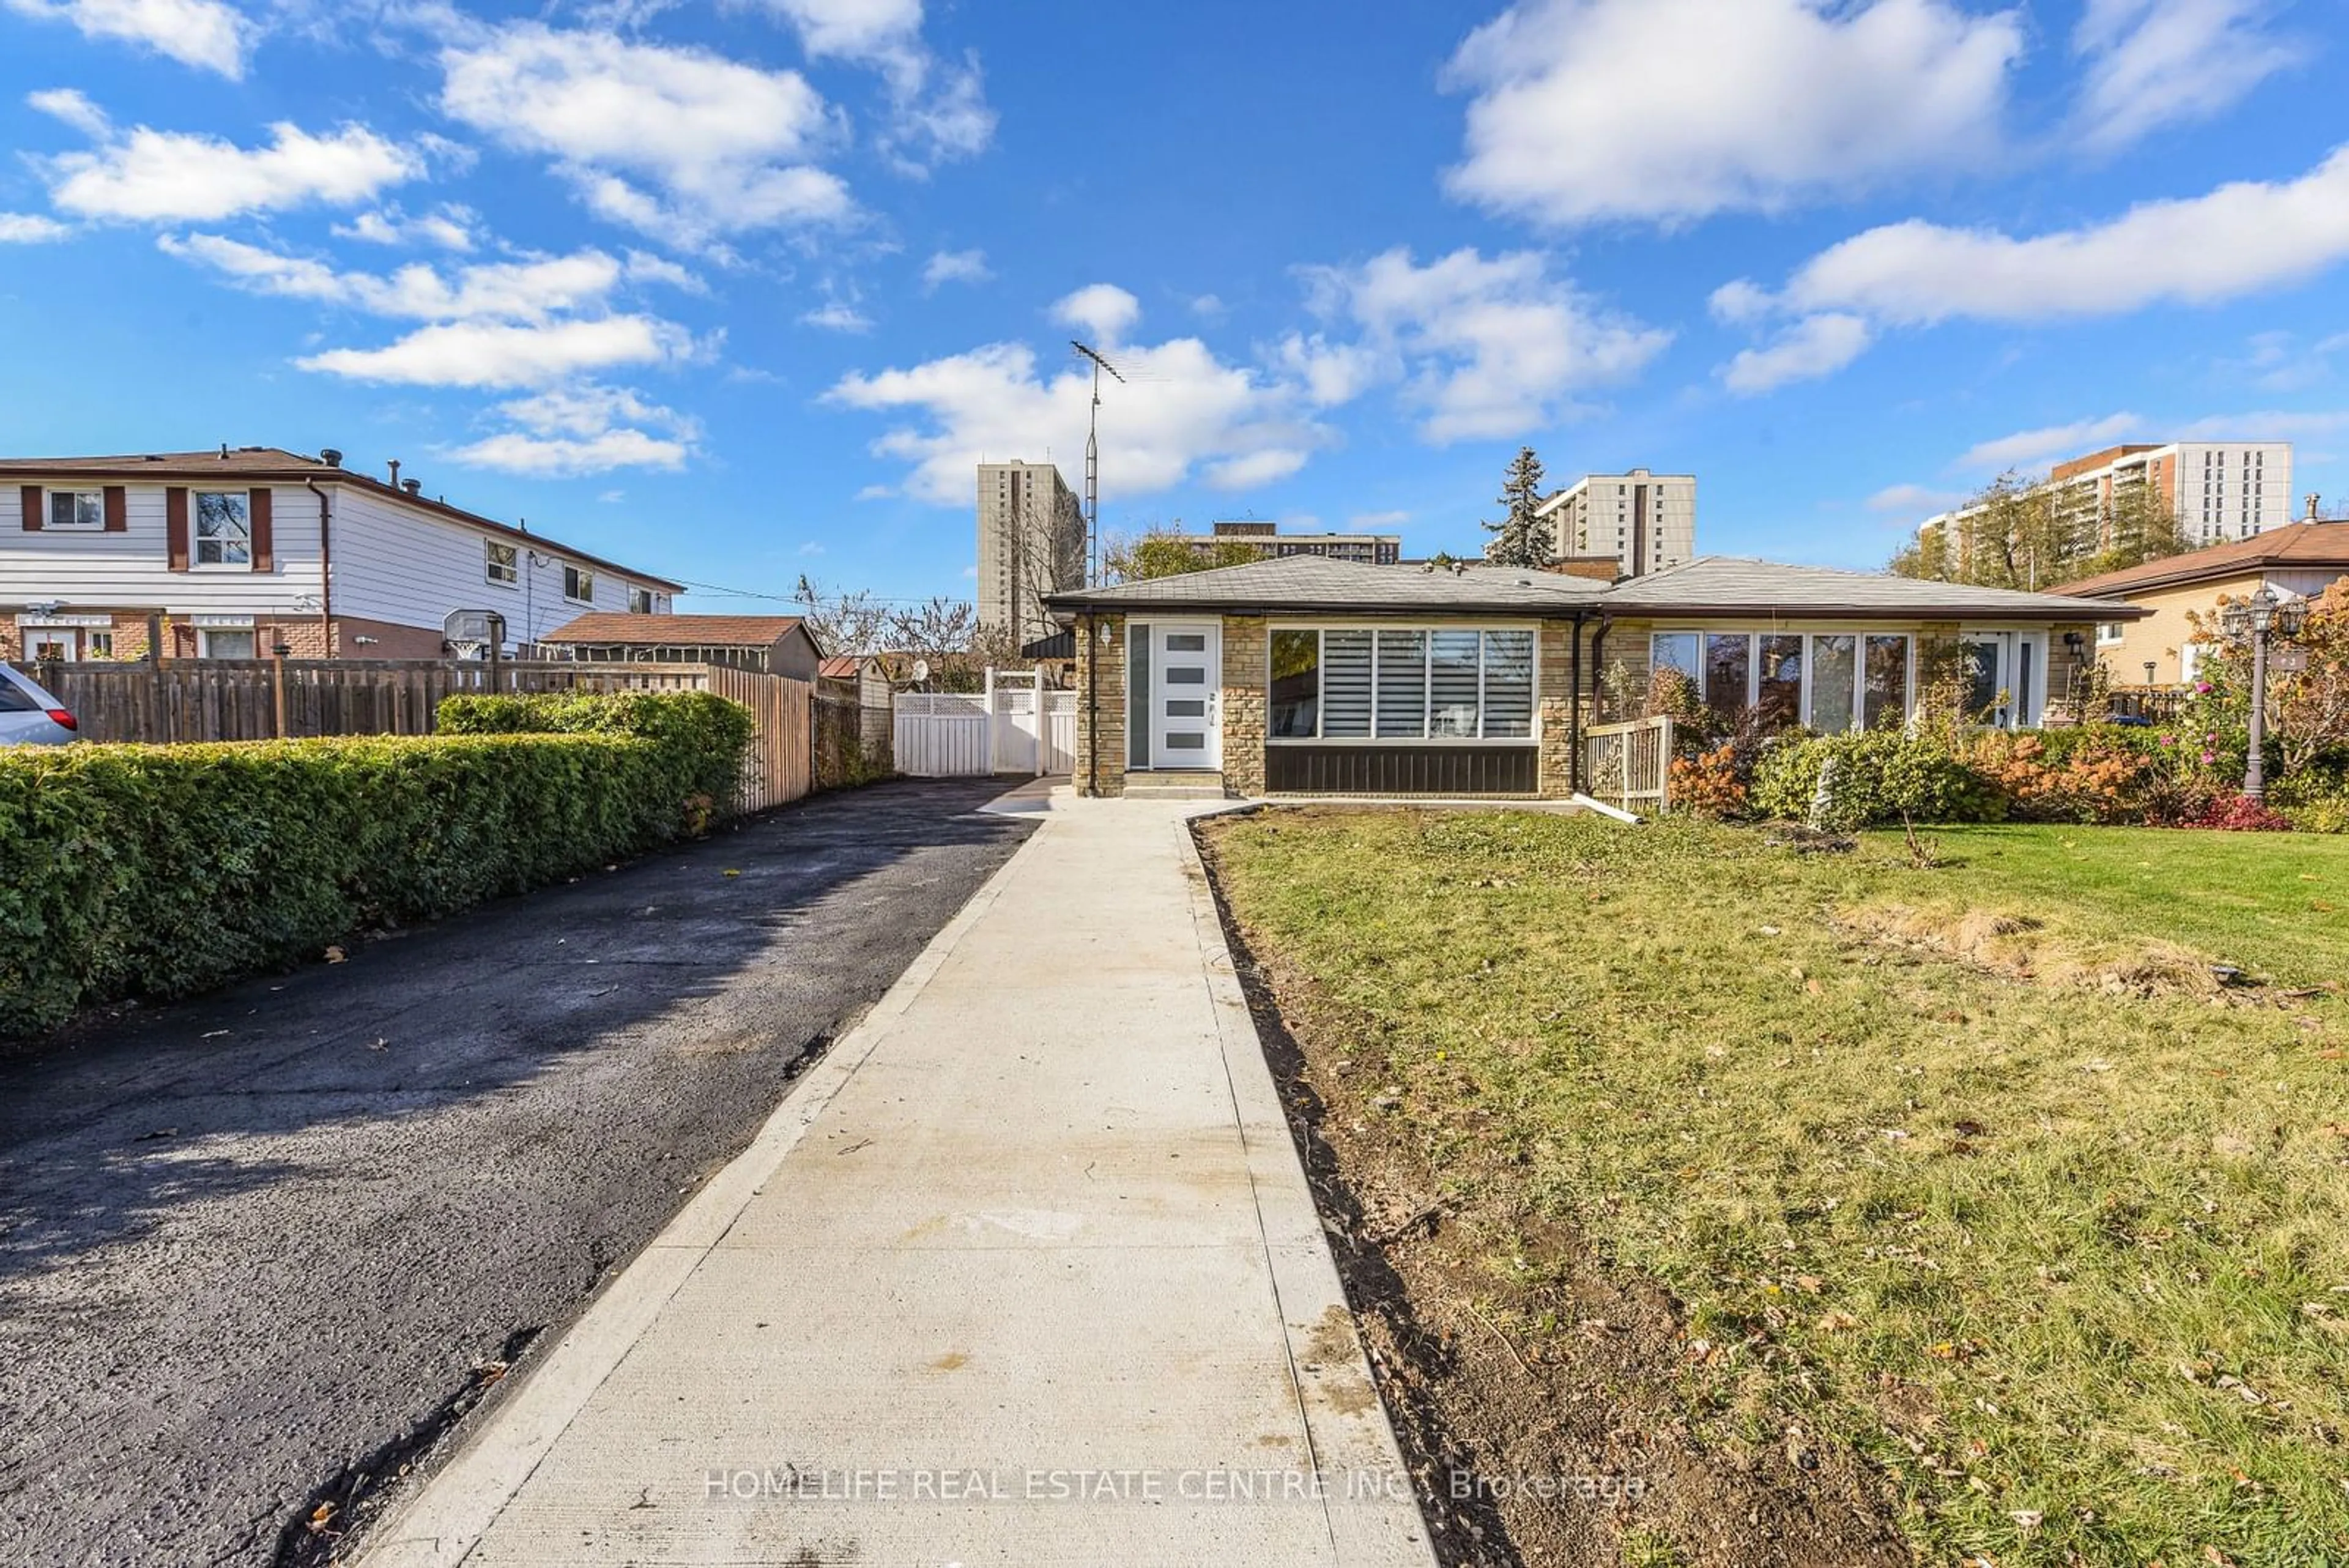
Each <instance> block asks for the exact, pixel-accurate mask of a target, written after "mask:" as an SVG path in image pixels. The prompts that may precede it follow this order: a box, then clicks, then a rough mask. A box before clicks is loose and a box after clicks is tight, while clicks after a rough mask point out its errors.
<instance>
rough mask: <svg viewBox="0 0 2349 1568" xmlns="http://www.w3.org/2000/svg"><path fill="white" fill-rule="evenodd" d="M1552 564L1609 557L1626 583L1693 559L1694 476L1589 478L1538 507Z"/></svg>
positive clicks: (1643, 473) (1639, 473) (1640, 472)
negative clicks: (1544, 522) (1553, 557)
mask: <svg viewBox="0 0 2349 1568" xmlns="http://www.w3.org/2000/svg"><path fill="white" fill-rule="evenodd" d="M1538 515H1540V516H1542V517H1545V518H1547V519H1548V521H1549V524H1550V529H1551V533H1552V535H1553V539H1552V543H1553V544H1554V545H1555V546H1556V548H1557V555H1558V558H1559V559H1560V560H1566V559H1568V558H1571V557H1576V556H1580V557H1585V558H1588V557H1589V556H1614V557H1615V558H1616V560H1618V561H1619V562H1620V563H1621V564H1622V568H1623V573H1622V575H1623V576H1627V577H1638V576H1645V575H1647V574H1648V573H1650V572H1654V571H1661V570H1662V569H1663V568H1664V567H1666V566H1680V565H1681V564H1682V563H1683V562H1686V561H1692V560H1694V559H1695V558H1696V475H1694V474H1692V473H1650V472H1648V471H1647V470H1646V469H1644V468H1635V469H1633V470H1632V471H1631V472H1629V473H1593V474H1588V475H1586V476H1585V477H1584V478H1582V479H1581V480H1579V481H1578V482H1576V483H1574V484H1572V485H1570V486H1568V488H1567V489H1565V490H1561V491H1559V492H1558V493H1557V494H1556V495H1553V496H1551V497H1550V498H1549V499H1548V500H1547V501H1545V502H1543V503H1542V504H1541V507H1540V509H1539V513H1538Z"/></svg>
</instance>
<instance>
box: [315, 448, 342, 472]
mask: <svg viewBox="0 0 2349 1568" xmlns="http://www.w3.org/2000/svg"><path fill="white" fill-rule="evenodd" d="M318 461H319V462H323V463H325V464H326V466H327V467H328V468H340V467H342V466H343V454H342V453H341V452H336V450H335V449H334V448H333V447H330V446H322V447H320V448H319V449H318Z"/></svg>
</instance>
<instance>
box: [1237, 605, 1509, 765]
mask: <svg viewBox="0 0 2349 1568" xmlns="http://www.w3.org/2000/svg"><path fill="white" fill-rule="evenodd" d="M1271 655H1272V680H1271V690H1270V691H1269V693H1268V698H1269V701H1268V707H1267V713H1266V732H1267V734H1268V737H1269V738H1270V739H1272V740H1275V741H1317V740H1318V741H1368V740H1378V741H1430V740H1433V741H1480V740H1481V741H1530V740H1531V739H1532V738H1533V732H1534V634H1533V633H1532V632H1530V631H1481V630H1478V629H1475V628H1465V627H1457V628H1455V627H1445V628H1409V629H1401V628H1386V629H1378V630H1372V629H1370V628H1353V627H1333V628H1328V629H1326V630H1314V629H1307V628H1288V629H1283V630H1277V631H1275V632H1274V633H1273V634H1272V639H1271Z"/></svg>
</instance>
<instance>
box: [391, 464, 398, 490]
mask: <svg viewBox="0 0 2349 1568" xmlns="http://www.w3.org/2000/svg"><path fill="white" fill-rule="evenodd" d="M390 467H391V487H392V488H393V489H394V490H397V489H398V488H399V459H398V458H396V457H395V458H393V459H392V460H391V463H390Z"/></svg>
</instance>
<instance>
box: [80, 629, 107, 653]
mask: <svg viewBox="0 0 2349 1568" xmlns="http://www.w3.org/2000/svg"><path fill="white" fill-rule="evenodd" d="M84 637H85V639H87V640H88V644H89V656H90V657H91V658H92V659H111V658H113V657H114V634H113V633H112V632H110V631H93V632H87V633H85V634H84Z"/></svg>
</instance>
